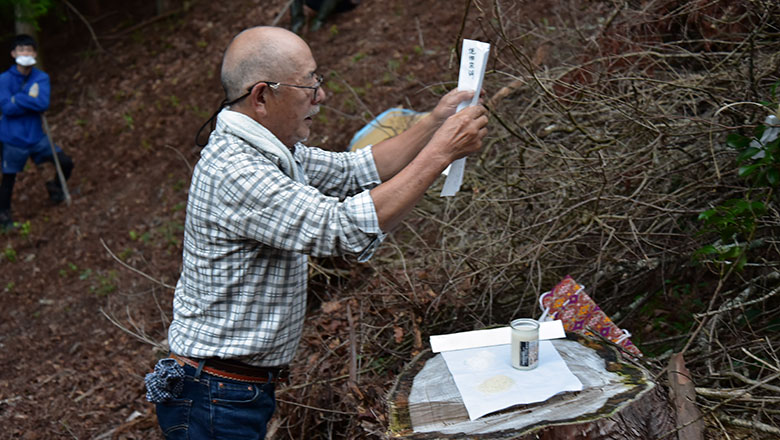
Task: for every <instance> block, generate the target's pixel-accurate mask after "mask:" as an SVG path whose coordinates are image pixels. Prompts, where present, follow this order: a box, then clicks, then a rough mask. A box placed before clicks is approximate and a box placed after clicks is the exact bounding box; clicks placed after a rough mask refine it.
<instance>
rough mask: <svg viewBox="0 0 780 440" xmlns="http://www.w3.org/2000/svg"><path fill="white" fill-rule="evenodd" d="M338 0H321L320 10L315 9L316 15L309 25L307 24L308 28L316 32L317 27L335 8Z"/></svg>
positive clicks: (320, 25)
mask: <svg viewBox="0 0 780 440" xmlns="http://www.w3.org/2000/svg"><path fill="white" fill-rule="evenodd" d="M339 1H340V0H323V2H322V5H321V6H320V10H319V11H317V17H316V18H315V19H314V21H313V22H312V24H311V26H309V30H310V31H312V32H316V31H317V30H318V29H319V28H321V27H322V25H323V24H325V20H327V19H328V16H329V15H330V13H331V12H333V10H334V9H336V6H338V4H339Z"/></svg>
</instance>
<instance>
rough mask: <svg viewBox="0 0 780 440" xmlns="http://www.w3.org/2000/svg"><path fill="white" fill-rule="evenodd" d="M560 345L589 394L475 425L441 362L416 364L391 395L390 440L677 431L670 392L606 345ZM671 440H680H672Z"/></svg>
mask: <svg viewBox="0 0 780 440" xmlns="http://www.w3.org/2000/svg"><path fill="white" fill-rule="evenodd" d="M553 345H554V346H555V348H556V349H557V350H558V352H559V354H560V355H561V357H562V358H563V359H564V360H565V361H566V363H567V365H568V366H569V369H570V370H571V372H572V373H573V374H574V375H575V376H577V377H578V378H579V379H580V381H581V382H582V384H583V390H582V391H578V392H567V393H562V394H559V395H556V396H553V397H552V398H550V399H548V400H546V401H544V402H540V403H536V404H531V405H517V406H514V407H511V408H508V409H505V410H502V411H499V412H495V413H492V414H488V415H486V416H483V417H480V418H478V419H476V420H473V421H472V420H469V417H468V413H467V412H466V408H465V406H464V405H463V401H462V400H461V398H460V393H459V392H458V390H457V387H456V386H455V382H454V380H453V379H452V376H451V375H450V373H449V370H448V369H447V365H446V363H445V362H444V360H443V358H442V357H441V355H435V356H434V355H432V354H431V353H430V352H428V353H427V354H423V355H421V356H418V357H417V358H416V359H414V360H413V361H412V362H411V363H410V364H409V365H408V366H407V367H406V369H405V370H404V371H403V372H402V373H401V374H400V375H399V376H398V378H397V380H396V383H395V385H394V386H393V389H392V390H391V391H390V393H389V395H388V399H387V400H388V407H389V410H390V434H391V435H390V436H391V437H402V438H409V439H461V438H468V439H485V440H487V439H491V440H499V439H517V440H525V439H528V440H530V439H544V440H590V439H614V440H618V439H619V440H634V439H635V440H640V439H641V440H645V439H650V438H660V437H662V436H663V435H664V434H668V433H673V432H674V426H675V425H674V413H673V411H672V410H671V407H670V405H669V402H668V399H667V396H666V392H665V391H664V390H663V389H662V388H661V387H658V386H657V385H656V384H655V383H654V382H653V381H652V376H651V375H650V373H649V372H648V371H646V370H644V369H643V368H640V367H638V366H636V365H634V364H631V363H629V362H627V361H625V360H624V359H622V358H621V357H620V354H619V353H618V352H617V351H616V350H615V349H614V348H613V347H611V346H608V345H605V343H601V342H597V341H592V340H588V339H585V338H584V337H581V336H579V335H574V334H569V335H568V336H567V339H565V340H564V339H560V340H554V341H553ZM670 438H676V435H674V434H672V436H671V437H670Z"/></svg>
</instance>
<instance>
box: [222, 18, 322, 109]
mask: <svg viewBox="0 0 780 440" xmlns="http://www.w3.org/2000/svg"><path fill="white" fill-rule="evenodd" d="M306 56H308V57H309V58H311V50H310V49H309V46H308V45H307V44H306V42H305V41H303V40H302V39H301V38H300V37H299V36H298V35H296V34H294V33H293V32H290V31H288V30H287V29H284V28H279V27H270V26H258V27H253V28H249V29H246V30H244V31H242V32H241V33H239V34H238V35H236V36H235V37H234V38H233V40H232V41H231V42H230V44H229V45H228V47H227V49H226V50H225V54H224V56H223V57H222V73H221V79H222V87H223V88H224V89H225V97H226V98H227V100H228V101H231V100H234V99H236V98H238V97H239V96H241V95H243V94H244V93H245V92H246V90H247V88H248V87H250V86H251V85H252V84H254V83H256V82H258V81H263V80H268V81H284V80H285V79H286V78H287V77H289V76H290V75H291V74H293V73H294V72H296V71H298V69H300V68H301V66H300V63H301V57H306Z"/></svg>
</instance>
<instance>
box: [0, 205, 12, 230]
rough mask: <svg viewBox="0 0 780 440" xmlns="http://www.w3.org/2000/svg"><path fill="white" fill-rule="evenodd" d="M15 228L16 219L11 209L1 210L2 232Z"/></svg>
mask: <svg viewBox="0 0 780 440" xmlns="http://www.w3.org/2000/svg"><path fill="white" fill-rule="evenodd" d="M12 229H14V219H13V218H12V217H11V210H10V209H3V210H0V233H2V232H7V231H10V230H12Z"/></svg>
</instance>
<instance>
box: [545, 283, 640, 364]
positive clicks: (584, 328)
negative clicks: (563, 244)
mask: <svg viewBox="0 0 780 440" xmlns="http://www.w3.org/2000/svg"><path fill="white" fill-rule="evenodd" d="M539 305H540V306H541V308H542V310H543V311H544V312H543V313H542V316H541V317H540V318H539V321H552V320H555V319H560V320H561V321H562V322H563V328H564V329H565V330H566V331H569V332H575V333H580V334H583V335H587V334H588V333H589V332H591V331H593V332H598V334H599V335H601V336H603V337H604V338H606V339H609V340H610V341H612V342H614V343H615V344H617V345H620V346H621V347H623V348H624V349H625V350H626V351H628V352H629V353H632V354H634V355H636V356H642V352H640V351H639V349H638V348H636V346H635V345H634V344H632V343H631V340H630V339H628V338H629V337H630V336H631V333H629V332H628V331H626V330H621V329H620V328H619V327H618V326H617V325H615V323H614V322H612V320H611V319H609V316H607V314H606V313H604V311H603V310H601V307H599V306H598V305H597V304H596V303H595V302H594V301H593V300H592V299H591V298H590V296H588V294H587V293H585V286H582V285H580V284H578V283H577V282H576V281H574V279H573V278H572V277H571V276H569V275H567V276H566V277H565V278H564V279H563V280H561V282H560V283H558V285H557V286H555V288H553V289H552V290H551V291H549V292H546V293H544V294H542V295H541V296H540V297H539Z"/></svg>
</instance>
